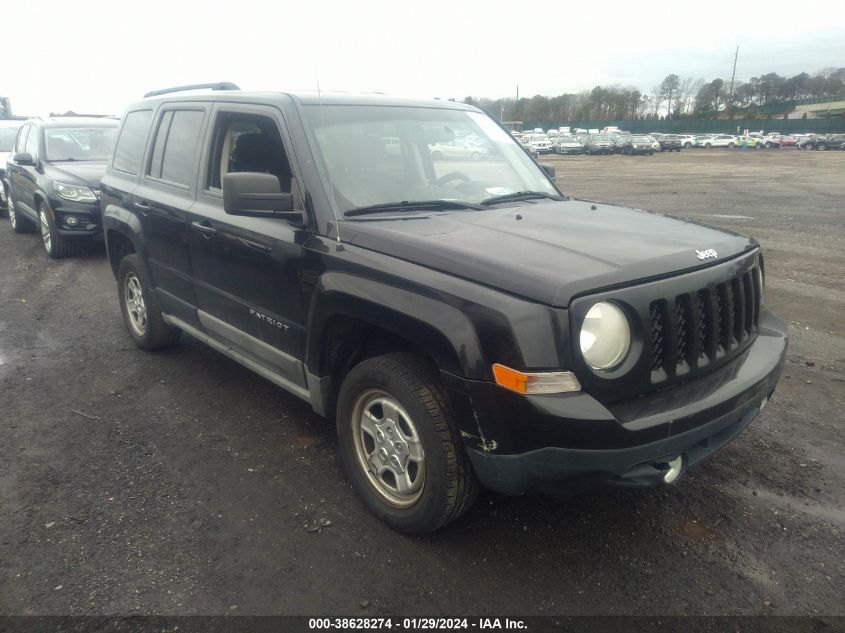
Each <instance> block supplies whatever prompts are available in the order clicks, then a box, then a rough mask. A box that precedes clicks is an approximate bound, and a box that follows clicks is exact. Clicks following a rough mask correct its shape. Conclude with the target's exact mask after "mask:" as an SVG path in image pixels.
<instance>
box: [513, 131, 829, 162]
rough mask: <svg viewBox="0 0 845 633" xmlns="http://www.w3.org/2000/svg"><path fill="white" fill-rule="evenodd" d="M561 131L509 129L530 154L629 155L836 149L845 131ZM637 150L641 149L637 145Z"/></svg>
mask: <svg viewBox="0 0 845 633" xmlns="http://www.w3.org/2000/svg"><path fill="white" fill-rule="evenodd" d="M566 130H567V132H566V133H562V132H561V131H560V130H557V129H551V130H548V131H542V130H539V129H538V130H534V131H532V132H526V133H521V132H512V134H513V136H514V137H515V138H516V139H517V140H518V141H519V142H520V143H522V145H523V147H525V148H526V149H527V150H528V151H529V152H530V153H532V154H534V155H539V154H548V153H554V154H561V155H570V154H588V155H593V154H631V153H643V154H646V153H649V154H650V153H653V152H654V151H661V152H673V151H677V152H680V151H681V150H682V149H693V148H701V149H713V148H726V149H735V148H738V149H780V148H783V147H798V148H799V149H818V150H839V149H843V140H845V134H825V135H816V134H793V135H787V134H779V133H777V132H770V133H768V134H763V133H762V132H750V133H748V134H743V135H735V134H712V133H711V134H660V133H657V132H654V133H651V134H631V133H630V132H626V131H623V130H618V129H612V130H604V131H601V132H599V131H597V130H593V131H585V130H580V129H578V130H575V131H574V132H569V128H566ZM632 139H634V140H633V143H634V144H638V145H644V144H645V142H646V141H645V139H650V142H651V147H652V150H653V151H652V152H646V151H633V152H632V151H631V144H632ZM636 149H638V150H644V149H645V148H643V147H639V148H636Z"/></svg>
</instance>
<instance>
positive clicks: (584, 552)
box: [0, 150, 845, 616]
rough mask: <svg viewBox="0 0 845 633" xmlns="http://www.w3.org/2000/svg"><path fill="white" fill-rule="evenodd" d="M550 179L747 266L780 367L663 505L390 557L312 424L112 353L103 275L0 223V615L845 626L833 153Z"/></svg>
mask: <svg viewBox="0 0 845 633" xmlns="http://www.w3.org/2000/svg"><path fill="white" fill-rule="evenodd" d="M549 160H550V162H553V163H555V165H556V166H557V173H558V182H559V183H560V185H561V187H562V189H563V190H564V191H566V192H568V193H570V194H573V195H576V196H580V197H586V198H591V199H596V200H602V201H609V202H618V203H624V204H627V205H631V206H637V207H643V208H649V209H655V210H659V211H663V212H667V213H674V214H677V215H679V216H682V217H686V218H692V219H695V220H700V221H705V222H709V223H713V224H716V225H718V226H722V227H725V228H729V229H732V230H736V231H738V232H741V233H745V234H750V235H753V236H755V237H756V238H757V239H758V240H759V241H760V242H761V244H762V245H763V248H764V250H765V253H766V257H767V259H766V268H767V273H768V293H767V297H766V301H767V303H768V304H769V306H770V307H771V308H772V309H773V310H774V311H775V312H776V313H777V314H779V315H780V316H782V317H783V318H785V319H787V320H788V321H789V322H790V324H791V325H790V332H791V336H792V340H791V347H790V350H789V356H788V360H787V366H786V369H785V375H784V377H783V380H782V382H781V386H780V388H779V389H778V391H777V392H776V393H775V398H774V399H773V401H772V402H771V403H770V405H769V406H768V407H767V409H766V411H765V412H764V414H763V415H762V416H761V417H760V418H758V419H757V420H755V421H754V422H753V423H752V425H751V427H750V428H749V429H748V430H747V431H746V432H745V433H744V434H743V435H741V436H740V437H739V438H738V439H737V440H736V441H735V442H734V443H732V444H731V445H729V446H728V447H727V448H726V449H725V450H724V451H722V452H721V453H719V454H717V455H716V456H714V457H713V458H712V459H710V460H709V461H708V462H706V463H704V464H702V465H700V467H698V468H697V469H694V470H693V471H692V472H690V473H689V474H688V476H687V477H685V478H684V479H683V480H682V481H681V482H680V483H679V484H678V485H677V486H674V487H669V488H665V489H661V490H658V491H656V492H651V493H631V492H626V491H603V492H598V493H591V494H589V495H582V496H578V497H574V498H565V499H558V498H548V497H522V498H509V497H503V496H499V495H495V494H490V493H485V494H482V496H481V498H480V499H479V501H478V503H477V504H476V505H475V507H474V508H473V509H472V510H471V511H470V512H469V513H468V515H467V516H466V517H465V518H463V519H461V520H460V521H458V522H456V523H455V524H453V525H451V526H449V527H447V528H446V529H444V530H442V531H440V532H438V533H437V534H435V535H433V536H430V537H427V538H409V537H406V536H402V535H400V534H397V533H394V532H392V531H391V530H389V529H388V528H386V527H385V526H383V525H382V524H381V523H379V522H378V521H377V520H376V519H374V518H372V517H371V516H370V515H369V514H368V513H367V512H366V511H365V510H364V509H363V507H362V506H361V505H360V504H359V503H358V501H357V500H356V499H355V498H354V496H353V494H352V491H351V488H350V486H349V484H348V483H347V481H346V479H345V477H344V475H343V472H342V469H341V465H340V460H339V457H338V455H337V450H336V449H337V447H336V441H335V437H334V433H333V427H332V425H331V424H330V423H326V422H325V421H323V420H322V419H321V418H319V417H318V416H316V415H314V414H313V413H312V412H311V411H310V410H309V408H308V407H307V406H306V405H305V404H304V403H302V402H301V401H299V400H298V399H296V398H294V397H293V396H289V395H287V394H285V393H284V392H282V391H281V390H279V389H277V388H275V387H273V386H272V385H271V384H270V383H268V382H266V381H265V380H263V379H261V378H260V377H258V376H256V375H254V374H252V373H250V372H249V371H248V370H246V369H243V368H242V367H240V366H239V365H237V364H235V363H234V362H232V361H230V360H228V359H227V358H225V357H223V356H221V355H220V354H217V353H216V352H214V351H212V350H210V349H209V348H207V347H204V346H203V345H201V344H200V343H198V342H196V341H194V340H192V339H190V338H189V337H185V338H184V339H183V341H182V343H181V344H180V345H179V346H177V347H176V348H174V349H172V350H170V351H167V352H163V353H153V354H150V353H145V352H142V351H139V350H137V349H135V347H134V346H133V345H132V343H131V341H130V339H129V337H128V335H127V334H126V332H125V330H124V327H123V324H122V322H121V319H120V312H119V310H118V306H117V301H116V291H115V283H114V279H113V278H112V276H111V272H110V269H109V267H108V264H107V262H106V260H105V259H104V256H103V251H102V249H93V250H92V252H90V253H88V254H86V255H83V256H81V257H77V258H74V259H70V260H64V261H49V260H48V259H47V257H46V255H45V254H44V252H43V249H42V247H41V245H40V242H39V240H38V238H37V237H36V236H32V235H24V236H15V235H13V234H12V233H11V231H10V230H9V228H8V224H7V222H5V221H4V222H3V225H2V227H0V228H2V230H0V258H2V273H0V431H2V438H3V439H2V442H0V614H222V613H229V614H232V613H238V614H317V613H332V614H339V613H345V614H355V615H374V616H375V615H380V614H388V613H390V614H403V615H410V614H444V615H446V614H466V613H474V614H489V613H497V614H521V615H529V614H533V615H542V614H563V613H566V614H570V615H573V614H596V613H603V614H655V613H657V614H711V615H712V614H762V613H770V614H797V615H819V614H821V615H832V614H844V613H845V600H843V590H842V586H843V583H845V557H843V551H845V538H843V531H845V456H843V444H844V443H843V430H845V421H843V409H845V398H844V397H843V396H845V332H843V327H842V314H843V307H845V306H843V303H845V283H843V279H845V256H843V254H842V253H843V250H845V239H843V237H844V236H845V230H843V229H845V177H844V176H845V152H837V153H832V152H828V153H820V152H799V151H787V150H783V151H767V152H752V151H746V152H741V151H733V152H731V151H727V150H725V151H721V152H720V151H716V150H713V151H703V150H702V151H694V150H693V151H685V152H682V153H680V154H676V153H673V154H658V155H655V156H651V157H649V156H642V157H628V156H608V157H593V158H589V157H561V158H557V157H555V158H550V159H549ZM322 522H330V525H328V526H326V527H324V528H323V529H322V530H321V531H319V532H311V531H309V530H308V528H311V527H313V526H315V525H319V524H320V523H322Z"/></svg>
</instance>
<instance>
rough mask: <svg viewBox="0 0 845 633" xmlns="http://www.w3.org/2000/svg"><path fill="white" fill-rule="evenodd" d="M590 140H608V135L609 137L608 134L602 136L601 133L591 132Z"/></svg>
mask: <svg viewBox="0 0 845 633" xmlns="http://www.w3.org/2000/svg"><path fill="white" fill-rule="evenodd" d="M590 140H591V141H609V140H610V137H609V136H604V135H603V134H593V135H592V136H591V137H590Z"/></svg>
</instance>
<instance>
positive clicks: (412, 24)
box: [0, 0, 845, 115]
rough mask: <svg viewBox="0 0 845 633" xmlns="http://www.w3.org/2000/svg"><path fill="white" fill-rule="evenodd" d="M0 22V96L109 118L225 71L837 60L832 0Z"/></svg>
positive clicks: (612, 68)
mask: <svg viewBox="0 0 845 633" xmlns="http://www.w3.org/2000/svg"><path fill="white" fill-rule="evenodd" d="M500 5H501V6H502V8H501V9H500V8H498V7H499V6H500ZM781 5H782V6H781ZM0 22H1V23H2V36H0V41H2V44H3V51H4V62H3V64H2V66H0V95H2V96H7V97H9V98H10V99H11V101H12V109H13V111H14V113H15V114H28V115H39V114H46V113H48V112H51V111H53V112H64V111H66V110H74V111H76V112H86V113H113V114H119V113H121V112H122V111H123V109H124V108H125V106H126V105H127V104H129V103H131V102H132V101H135V100H137V99H139V98H140V97H141V95H142V94H143V93H144V92H145V91H147V90H153V89H156V88H162V87H167V86H172V85H179V84H186V83H198V82H207V81H224V80H225V81H234V82H235V83H237V84H239V85H240V86H241V87H242V88H244V89H257V90H258V89H260V90H314V89H316V86H317V81H318V79H319V83H320V87H321V89H322V90H348V91H355V92H368V91H380V92H386V93H390V94H396V95H402V96H416V97H441V98H449V97H455V98H458V99H462V98H463V97H465V96H467V95H472V96H487V97H502V96H510V95H513V94H514V93H515V91H516V86H517V84H518V85H519V91H520V96H532V95H534V94H546V95H553V94H560V93H563V92H575V91H579V90H584V89H589V88H592V87H593V86H595V85H598V84H602V85H610V84H616V83H619V84H624V85H633V86H636V87H638V88H640V89H642V90H644V91H648V90H650V89H651V88H652V87H653V86H655V85H656V84H657V83H659V82H660V80H661V79H662V78H663V77H665V76H666V75H667V74H669V73H676V74H678V75H680V76H681V77H686V76H690V77H693V78H696V79H697V78H703V79H706V80H710V79H713V78H714V77H719V76H720V77H723V78H726V79H729V78H730V72H731V65H732V63H733V54H734V50H735V48H736V46H737V45H739V47H740V49H739V64H738V66H737V77H738V78H740V79H743V80H745V79H749V78H750V77H752V76H755V75H760V74H762V73H766V72H777V73H779V74H782V75H790V74H795V73H798V72H801V71H807V72H810V73H812V72H815V71H817V70H820V69H821V68H823V67H827V66H845V1H843V0H803V1H802V2H800V3H799V2H795V0H792V1H791V2H790V3H788V4H787V3H786V2H784V1H783V0H767V1H760V0H742V1H741V2H739V1H737V0H711V1H710V2H707V3H703V4H702V3H695V5H694V6H693V4H692V3H688V2H685V1H683V0H682V1H681V2H667V1H665V0H663V1H660V2H652V1H648V0H646V1H645V2H639V3H635V2H624V3H614V2H602V3H572V2H562V1H560V0H556V1H553V2H527V3H511V2H509V3H497V2H493V1H490V0H484V1H476V0H468V1H461V0H450V1H441V0H424V1H422V2H410V1H405V2H402V1H401V0H393V1H389V2H367V1H363V0H362V1H361V2H356V1H354V0H349V1H346V2H334V1H332V2H315V1H314V0H311V1H310V2H301V3H288V2H284V1H283V0H282V1H276V2H257V1H255V0H227V1H226V2H218V1H215V0H202V1H194V2H183V1H182V0H169V1H161V0H145V1H143V2H131V3H128V2H127V3H122V2H121V1H120V0H110V1H108V2H105V1H99V0H77V1H75V2H54V1H52V0H51V1H45V2H30V1H26V0H10V1H9V2H7V3H4V9H3V13H2V17H0Z"/></svg>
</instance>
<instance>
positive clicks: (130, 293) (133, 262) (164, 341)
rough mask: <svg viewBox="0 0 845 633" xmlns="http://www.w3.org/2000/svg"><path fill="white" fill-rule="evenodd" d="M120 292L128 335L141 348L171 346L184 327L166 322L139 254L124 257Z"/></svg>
mask: <svg viewBox="0 0 845 633" xmlns="http://www.w3.org/2000/svg"><path fill="white" fill-rule="evenodd" d="M117 296H118V301H120V312H121V314H122V315H123V323H124V325H126V329H127V330H128V331H129V336H131V337H132V340H133V341H134V342H135V345H137V346H138V347H139V348H141V349H144V350H148V351H150V350H154V349H160V348H163V347H170V346H172V345H174V344H175V343H176V341H178V340H179V335H180V334H181V333H182V331H181V330H180V329H179V328H176V327H173V326H171V325H168V324H167V323H165V322H164V317H162V315H161V310H160V309H159V307H158V303H157V302H156V298H155V293H154V292H153V285H152V283H151V282H150V278H149V277H148V276H147V273H146V271H145V270H144V267H143V265H142V264H141V260H140V258H139V257H138V255H137V254H135V253H132V254H130V255H127V256H126V257H124V258H123V260H121V262H120V267H119V268H118V271H117Z"/></svg>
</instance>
